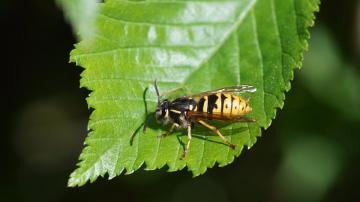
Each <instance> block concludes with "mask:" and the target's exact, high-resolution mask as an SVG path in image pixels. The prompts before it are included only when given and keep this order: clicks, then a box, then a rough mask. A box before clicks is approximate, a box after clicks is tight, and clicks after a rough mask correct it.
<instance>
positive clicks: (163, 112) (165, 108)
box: [155, 99, 170, 124]
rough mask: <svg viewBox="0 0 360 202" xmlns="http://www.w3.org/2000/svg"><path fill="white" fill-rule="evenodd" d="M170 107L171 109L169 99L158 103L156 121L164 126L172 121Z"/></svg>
mask: <svg viewBox="0 0 360 202" xmlns="http://www.w3.org/2000/svg"><path fill="white" fill-rule="evenodd" d="M169 107H170V101H169V100H167V99H165V100H160V101H159V103H158V106H157V108H156V111H155V118H156V120H158V121H159V122H161V123H163V124H167V123H168V122H169V121H170V118H169Z"/></svg>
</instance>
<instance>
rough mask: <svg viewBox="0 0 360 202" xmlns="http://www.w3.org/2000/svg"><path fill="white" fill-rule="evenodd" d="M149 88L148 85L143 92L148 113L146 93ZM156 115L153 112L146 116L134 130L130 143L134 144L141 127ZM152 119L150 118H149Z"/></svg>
mask: <svg viewBox="0 0 360 202" xmlns="http://www.w3.org/2000/svg"><path fill="white" fill-rule="evenodd" d="M148 90H149V87H146V88H145V89H144V92H143V101H144V108H145V114H148V107H147V102H146V93H147V91H148ZM153 116H154V113H151V114H148V115H147V116H146V121H145V122H142V123H141V124H140V125H139V126H138V127H137V128H136V129H135V131H134V132H133V134H132V135H131V137H130V145H132V144H133V141H134V138H135V136H136V134H137V133H138V132H139V131H140V129H141V128H142V127H143V126H144V124H146V122H150V121H151V119H152V117H153ZM149 119H150V120H149Z"/></svg>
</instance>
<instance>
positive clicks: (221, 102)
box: [194, 93, 251, 117]
mask: <svg viewBox="0 0 360 202" xmlns="http://www.w3.org/2000/svg"><path fill="white" fill-rule="evenodd" d="M194 99H195V100H198V103H197V106H196V107H195V109H194V111H198V112H207V113H208V114H212V113H217V114H221V115H222V116H227V117H231V116H239V115H244V114H246V113H248V112H250V111H251V108H250V107H249V106H248V102H247V101H246V100H244V99H243V98H242V97H240V96H238V95H234V94H230V93H214V94H211V95H206V96H202V97H199V98H194Z"/></svg>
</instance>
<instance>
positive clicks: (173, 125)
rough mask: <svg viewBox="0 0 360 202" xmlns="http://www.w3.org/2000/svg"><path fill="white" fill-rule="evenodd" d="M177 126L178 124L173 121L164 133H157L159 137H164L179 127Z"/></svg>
mask: <svg viewBox="0 0 360 202" xmlns="http://www.w3.org/2000/svg"><path fill="white" fill-rule="evenodd" d="M179 127H180V125H179V124H177V123H173V124H172V125H171V127H170V129H169V130H168V131H167V132H166V133H164V134H162V135H159V137H160V138H164V137H166V136H168V135H170V134H171V133H172V132H173V131H174V129H175V128H179Z"/></svg>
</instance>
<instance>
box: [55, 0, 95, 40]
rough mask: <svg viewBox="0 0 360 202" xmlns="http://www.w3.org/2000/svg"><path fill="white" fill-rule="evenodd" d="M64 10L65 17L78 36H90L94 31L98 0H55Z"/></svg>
mask: <svg viewBox="0 0 360 202" xmlns="http://www.w3.org/2000/svg"><path fill="white" fill-rule="evenodd" d="M55 2H56V3H57V4H58V5H59V7H61V8H62V9H63V10H64V14H65V17H66V19H67V20H68V21H69V22H70V24H71V25H72V27H73V29H74V31H75V33H76V34H77V35H78V36H80V38H82V39H83V38H88V37H91V33H93V32H94V31H95V27H94V22H95V19H96V15H97V5H98V4H97V2H98V0H71V1H69V0H55Z"/></svg>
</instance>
